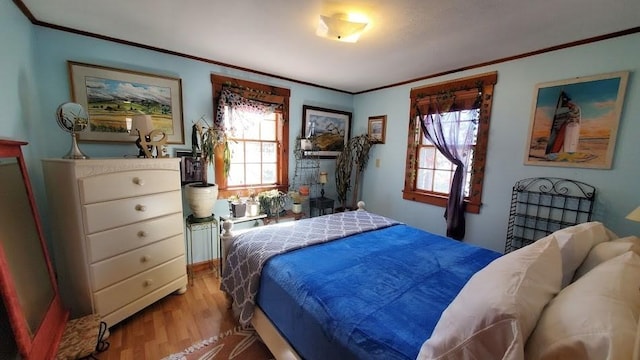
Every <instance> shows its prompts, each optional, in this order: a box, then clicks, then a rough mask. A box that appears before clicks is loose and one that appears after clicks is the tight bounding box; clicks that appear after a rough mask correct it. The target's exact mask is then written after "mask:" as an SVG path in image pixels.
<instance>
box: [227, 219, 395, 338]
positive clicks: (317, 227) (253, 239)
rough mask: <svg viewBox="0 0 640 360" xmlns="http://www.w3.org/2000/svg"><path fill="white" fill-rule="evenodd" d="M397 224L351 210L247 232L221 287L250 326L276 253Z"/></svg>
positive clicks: (236, 246) (238, 243)
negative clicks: (262, 280) (263, 276)
mask: <svg viewBox="0 0 640 360" xmlns="http://www.w3.org/2000/svg"><path fill="white" fill-rule="evenodd" d="M394 224H398V222H397V221H396V220H392V219H389V218H386V217H384V216H381V215H377V214H372V213H369V212H366V211H349V212H342V213H337V214H331V215H325V216H320V217H315V218H310V219H303V220H299V221H294V222H290V223H282V224H277V225H270V226H267V227H261V228H259V229H256V230H255V231H247V232H245V233H243V234H241V235H238V236H237V237H235V238H234V239H233V242H232V244H231V246H230V248H229V254H228V255H227V259H226V264H225V268H224V271H223V274H222V284H221V288H222V290H223V291H225V292H227V293H228V294H229V295H231V297H232V299H233V302H234V307H235V308H237V309H238V311H239V314H238V315H239V322H240V324H242V325H247V324H248V323H249V322H250V321H251V317H252V316H253V308H254V306H255V296H256V293H257V292H258V285H259V283H260V274H261V271H262V267H263V265H264V263H265V262H266V261H267V260H268V259H270V258H271V257H272V256H274V255H278V254H282V253H285V252H289V251H292V250H295V249H300V248H302V247H307V246H310V245H315V244H320V243H324V242H328V241H331V240H335V239H340V238H344V237H346V236H350V235H353V234H359V233H364V232H367V231H371V230H376V229H382V228H385V227H388V226H391V225H394Z"/></svg>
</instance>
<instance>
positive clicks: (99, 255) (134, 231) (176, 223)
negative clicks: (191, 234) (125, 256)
mask: <svg viewBox="0 0 640 360" xmlns="http://www.w3.org/2000/svg"><path fill="white" fill-rule="evenodd" d="M183 233H184V219H183V218H182V213H175V214H172V215H167V216H163V217H161V218H156V219H151V220H145V221H141V222H137V223H134V224H131V225H126V226H123V227H119V228H115V229H111V230H106V231H101V232H98V233H95V234H91V235H88V236H87V242H88V246H89V248H88V250H87V251H88V252H89V263H90V264H93V263H95V262H98V261H100V260H104V259H106V258H109V257H112V256H114V255H118V254H121V253H124V252H126V251H129V250H132V249H136V248H139V247H141V246H145V245H149V244H151V243H153V242H156V241H158V240H162V239H166V238H168V237H171V236H174V235H178V234H183Z"/></svg>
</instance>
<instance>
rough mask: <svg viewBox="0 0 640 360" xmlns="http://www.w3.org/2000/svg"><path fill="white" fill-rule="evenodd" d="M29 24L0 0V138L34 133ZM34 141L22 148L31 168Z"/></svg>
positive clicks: (19, 137)
mask: <svg viewBox="0 0 640 360" xmlns="http://www.w3.org/2000/svg"><path fill="white" fill-rule="evenodd" d="M34 48H35V38H34V30H33V26H32V25H31V23H30V22H29V20H27V18H25V16H24V15H23V14H22V12H20V10H18V8H17V7H16V6H15V5H14V4H13V3H12V2H11V1H9V0H0V49H1V50H0V109H2V115H0V124H2V126H0V137H3V138H10V139H14V140H24V141H31V139H32V137H33V134H35V133H36V132H37V129H38V126H39V125H38V121H37V120H36V119H37V117H38V114H39V113H40V110H39V108H40V102H39V101H38V98H37V92H36V86H37V85H36V84H37V79H36V78H35V74H34V73H35V70H34V64H33V61H34V59H35V55H34ZM36 146H37V144H34V145H33V146H29V147H27V148H24V149H23V151H24V153H25V156H26V157H27V163H28V165H29V167H30V168H31V167H33V163H34V157H33V155H32V154H33V153H34V151H35V148H36Z"/></svg>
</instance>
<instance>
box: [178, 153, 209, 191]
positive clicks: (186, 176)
mask: <svg viewBox="0 0 640 360" xmlns="http://www.w3.org/2000/svg"><path fill="white" fill-rule="evenodd" d="M192 155H193V153H192V152H191V150H189V149H176V157H179V158H180V182H181V183H182V185H185V184H191V183H197V182H202V181H203V177H204V173H203V172H204V171H206V168H205V167H204V161H203V159H202V156H201V154H200V152H198V153H197V155H198V156H197V157H195V158H194V157H193V156H192Z"/></svg>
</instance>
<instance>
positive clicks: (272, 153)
mask: <svg viewBox="0 0 640 360" xmlns="http://www.w3.org/2000/svg"><path fill="white" fill-rule="evenodd" d="M211 82H212V85H213V112H214V114H213V116H214V119H216V118H217V117H218V102H219V99H220V96H221V95H222V93H223V89H226V90H230V91H232V92H233V93H234V94H238V95H240V96H242V98H244V99H249V100H252V101H258V102H260V103H264V104H267V105H273V106H272V108H273V110H272V111H268V112H265V111H254V109H252V108H250V107H245V106H237V107H233V110H232V111H230V108H229V106H223V108H224V112H222V114H221V116H222V121H223V123H224V127H225V129H230V130H231V131H230V132H229V137H230V142H229V150H230V152H231V164H230V168H229V173H228V174H227V175H226V176H225V174H224V162H223V161H222V156H223V155H222V154H217V153H216V162H215V173H216V183H217V184H218V187H219V192H220V195H219V196H220V197H221V198H226V197H229V196H231V195H235V194H238V193H240V194H241V195H243V196H246V195H248V193H249V191H256V192H259V191H263V190H269V189H279V190H282V191H287V189H288V188H289V184H288V169H289V166H288V159H289V156H288V148H289V142H288V138H289V123H288V113H289V111H288V110H289V94H290V91H289V90H288V89H283V88H278V87H274V86H269V85H264V84H259V83H254V82H250V81H244V80H239V79H234V78H229V77H225V76H219V75H211ZM231 105H232V106H233V103H232V104H231ZM220 151H221V149H220ZM218 159H220V161H218Z"/></svg>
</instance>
